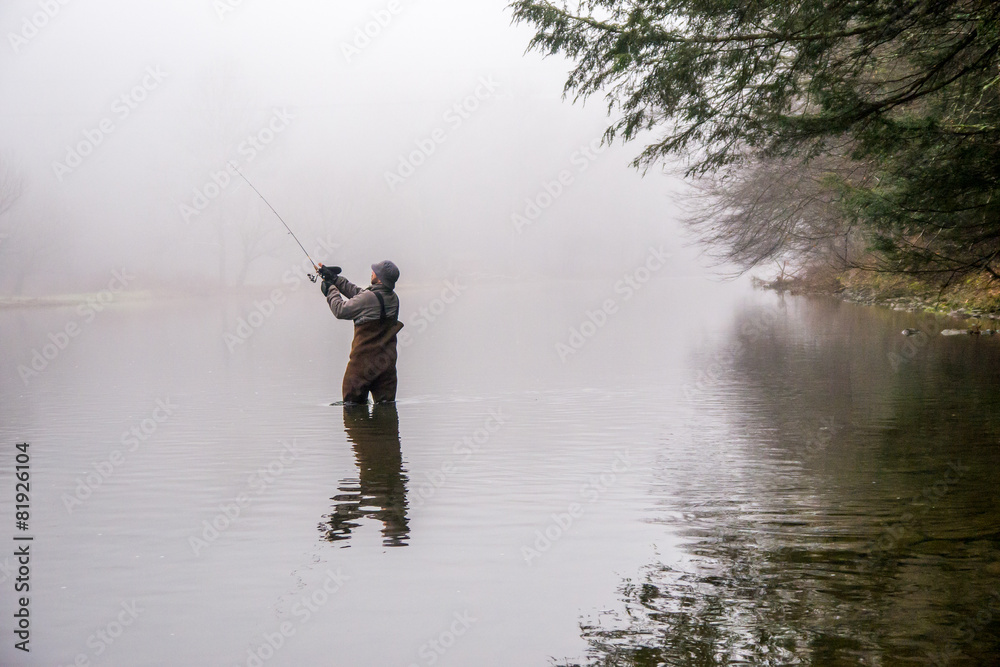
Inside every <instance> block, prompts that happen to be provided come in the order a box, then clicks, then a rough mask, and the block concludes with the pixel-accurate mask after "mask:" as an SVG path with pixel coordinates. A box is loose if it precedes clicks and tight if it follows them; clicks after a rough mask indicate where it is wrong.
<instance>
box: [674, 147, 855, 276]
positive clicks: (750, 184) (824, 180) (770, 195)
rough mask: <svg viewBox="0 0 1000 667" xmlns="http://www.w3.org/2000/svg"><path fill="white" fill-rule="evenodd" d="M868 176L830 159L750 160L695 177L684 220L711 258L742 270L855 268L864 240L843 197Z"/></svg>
mask: <svg viewBox="0 0 1000 667" xmlns="http://www.w3.org/2000/svg"><path fill="white" fill-rule="evenodd" d="M866 176H867V170H866V169H865V168H864V167H863V166H862V164H861V163H860V162H857V161H853V160H850V159H848V158H845V157H843V156H835V155H833V154H832V153H828V154H825V155H820V156H817V157H815V158H813V159H811V160H804V159H796V158H786V159H781V158H766V159H758V160H754V161H750V162H747V163H746V164H743V165H740V166H739V167H735V168H729V169H722V170H719V171H717V172H713V173H711V174H706V175H705V176H703V177H701V178H699V179H697V180H696V181H695V183H694V185H695V188H694V189H693V194H691V195H690V196H689V197H688V199H687V204H688V205H689V209H690V214H689V215H688V217H687V219H686V220H685V222H686V223H687V224H688V226H689V227H690V228H691V229H693V230H694V232H695V233H696V234H697V236H698V239H699V242H700V243H701V244H703V245H704V246H705V247H706V249H707V254H708V255H709V256H710V257H712V258H713V259H715V260H716V261H718V262H719V263H720V264H723V265H728V266H735V267H737V269H738V270H741V271H742V270H746V269H749V268H752V267H754V266H759V265H762V264H769V263H774V264H776V265H777V266H778V267H779V271H780V275H779V278H783V277H792V276H794V274H795V272H796V271H797V270H799V269H801V268H807V269H809V270H810V271H811V272H817V271H821V270H822V269H825V268H829V269H832V270H833V271H840V270H844V269H848V268H855V267H858V266H860V265H862V264H863V263H864V262H865V261H867V260H868V257H867V254H865V253H863V250H864V248H865V245H866V239H865V237H864V235H863V233H862V230H860V229H859V228H858V227H857V226H856V225H854V224H852V223H851V221H850V220H849V219H848V218H847V217H846V216H845V215H844V210H843V198H844V196H845V195H844V193H845V190H846V189H847V188H848V187H851V186H852V185H853V186H854V187H865V185H866V180H867V179H866ZM789 267H792V268H789Z"/></svg>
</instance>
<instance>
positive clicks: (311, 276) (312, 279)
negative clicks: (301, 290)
mask: <svg viewBox="0 0 1000 667" xmlns="http://www.w3.org/2000/svg"><path fill="white" fill-rule="evenodd" d="M307 276H308V278H309V282H313V283H314V282H316V278H317V277H318V276H317V275H316V274H315V273H309V274H307Z"/></svg>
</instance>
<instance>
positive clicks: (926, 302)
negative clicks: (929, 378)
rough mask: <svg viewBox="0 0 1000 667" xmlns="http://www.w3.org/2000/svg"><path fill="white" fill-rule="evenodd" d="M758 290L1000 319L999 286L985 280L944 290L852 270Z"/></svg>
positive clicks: (968, 317)
mask: <svg viewBox="0 0 1000 667" xmlns="http://www.w3.org/2000/svg"><path fill="white" fill-rule="evenodd" d="M753 282H754V285H755V286H756V287H759V288H762V289H772V290H776V291H780V292H789V293H791V294H824V295H831V296H836V297H838V298H841V299H843V300H844V301H849V302H851V303H859V304H863V305H869V306H882V307H885V308H892V309H893V310H904V311H908V312H926V313H935V314H938V315H948V316H951V317H957V318H961V319H965V320H978V319H983V318H987V319H992V320H997V319H1000V284H998V283H996V282H995V281H991V280H989V279H988V278H987V277H985V276H977V277H970V278H965V279H962V280H959V281H956V282H955V283H954V284H952V285H949V286H947V287H945V288H942V287H941V286H940V285H938V284H935V283H931V282H928V281H925V280H919V279H917V278H914V277H913V276H910V275H898V274H889V273H874V272H871V271H860V270H857V269H855V270H851V271H844V272H841V273H836V274H827V275H821V276H820V275H812V276H809V277H807V278H791V279H785V280H775V281H771V282H767V281H763V280H760V279H757V278H754V280H753Z"/></svg>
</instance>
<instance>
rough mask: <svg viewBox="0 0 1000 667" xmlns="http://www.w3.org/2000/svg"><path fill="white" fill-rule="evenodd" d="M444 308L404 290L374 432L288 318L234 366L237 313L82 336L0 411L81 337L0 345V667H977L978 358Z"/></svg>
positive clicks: (673, 307)
mask: <svg viewBox="0 0 1000 667" xmlns="http://www.w3.org/2000/svg"><path fill="white" fill-rule="evenodd" d="M443 289H444V288H443V286H442V285H428V286H424V287H421V288H410V289H407V290H403V291H402V293H401V298H402V299H403V311H404V312H413V313H415V316H413V317H410V318H404V321H407V320H409V321H407V324H408V327H407V329H405V330H404V331H406V332H408V333H409V338H408V339H407V344H406V345H405V347H403V349H402V350H401V354H400V365H399V369H400V378H401V380H400V394H399V401H398V402H397V404H396V405H395V406H394V407H393V408H388V409H383V408H380V409H377V410H376V409H366V408H362V409H360V410H345V408H344V407H343V406H331V405H330V403H332V402H335V401H336V400H338V399H339V398H340V397H339V387H340V380H341V374H342V372H343V368H344V365H345V364H346V358H347V352H348V349H349V345H350V336H351V331H350V326H349V325H344V324H343V323H339V322H336V321H334V320H333V318H332V317H331V316H330V315H329V313H328V312H327V311H326V309H325V305H324V303H323V301H322V298H321V297H320V296H319V295H318V294H314V293H313V292H312V291H311V290H310V291H309V292H308V293H306V292H304V291H302V292H292V293H289V294H287V295H286V296H287V301H286V302H285V303H283V304H281V305H279V306H278V307H277V308H276V309H275V310H274V312H273V313H271V314H270V315H269V316H267V317H255V318H253V321H254V322H260V326H257V327H250V330H249V331H250V334H249V335H248V336H245V337H244V336H242V335H239V333H240V331H241V330H240V329H239V327H240V321H241V319H243V320H248V318H249V317H250V315H251V314H252V313H253V312H254V310H255V309H256V308H258V306H257V304H259V303H260V298H261V297H260V296H258V295H246V296H241V297H229V298H225V299H222V298H220V299H213V298H206V299H178V300H163V301H159V302H156V303H148V304H121V305H115V306H114V307H112V308H109V309H107V310H106V311H104V312H102V313H100V314H99V316H98V317H96V318H95V319H94V320H93V321H92V322H85V323H84V322H80V324H81V329H82V332H81V333H80V335H79V336H77V337H75V338H73V340H72V341H71V343H70V344H69V345H67V346H66V349H64V350H61V351H60V352H59V353H58V354H57V355H56V356H55V358H54V359H52V360H51V361H49V362H48V364H47V365H46V367H45V368H44V370H43V371H41V372H39V373H38V375H37V376H30V377H28V378H27V381H22V379H21V378H20V377H19V373H18V367H19V366H22V365H25V364H30V360H31V357H32V352H33V350H42V349H43V346H44V345H46V344H47V343H48V342H49V340H50V338H49V335H50V334H52V333H55V332H59V331H62V330H64V328H65V326H66V324H67V323H68V322H72V321H77V320H79V319H80V317H79V314H78V313H77V312H76V311H75V310H74V309H73V308H26V309H6V310H3V311H2V312H0V331H2V335H3V341H4V356H3V361H2V364H3V369H2V370H3V380H2V385H0V399H2V405H3V421H2V424H0V434H2V435H3V440H2V441H3V443H5V444H4V445H3V446H4V449H3V451H0V466H2V468H0V470H2V474H0V479H2V480H4V481H3V482H2V484H0V486H2V487H3V488H4V489H6V491H3V493H5V494H8V496H10V495H11V494H12V492H13V478H12V466H13V462H14V450H13V444H14V443H15V442H18V441H28V442H30V443H31V452H32V463H31V465H32V476H33V486H32V518H31V529H30V533H31V534H32V535H34V538H35V541H34V542H33V549H34V551H33V560H32V593H33V597H32V601H31V605H32V607H31V609H32V622H33V625H32V653H31V655H30V658H29V659H26V658H25V656H23V655H21V654H18V653H17V652H15V651H13V649H12V642H11V641H10V634H9V625H8V624H6V622H5V623H4V624H0V626H2V627H3V628H4V633H3V636H4V637H5V639H4V640H3V644H2V645H0V657H2V660H0V662H2V663H3V664H5V665H6V664H15V665H16V664H24V665H53V664H59V665H61V664H71V663H72V662H73V661H74V660H76V659H78V658H79V656H83V657H84V659H86V660H88V661H89V662H90V663H91V664H94V665H164V664H170V665H182V664H184V665H248V664H256V662H255V660H260V661H261V663H262V664H266V665H331V664H333V665H393V664H397V665H401V666H403V667H407V666H409V665H548V664H560V665H582V664H588V665H590V664H595V665H596V664H601V665H604V664H607V665H659V664H665V665H725V664H775V665H778V664H821V665H822V664H826V665H840V664H845V665H847V664H852V665H853V664H871V665H875V664H878V665H896V664H899V665H904V664H906V665H910V664H954V665H963V664H968V665H980V664H994V663H995V662H996V658H995V657H994V656H996V655H997V654H998V652H1000V651H998V649H1000V646H998V638H1000V597H998V595H1000V593H998V589H1000V584H998V582H1000V540H998V537H1000V535H998V530H1000V529H998V525H1000V522H998V519H1000V507H998V504H1000V503H998V494H997V482H998V477H1000V473H998V471H1000V460H998V459H1000V454H998V451H997V434H998V432H1000V431H998V427H1000V424H998V421H997V420H998V418H997V417H996V415H997V414H998V411H997V409H996V408H997V404H996V402H997V400H998V398H997V396H998V391H997V389H998V382H997V377H998V375H997V373H998V370H1000V353H998V351H1000V339H994V338H986V337H983V338H976V339H973V338H971V337H953V338H945V337H940V336H934V337H926V338H919V337H917V340H916V342H908V341H912V340H913V339H906V338H904V337H902V336H900V334H899V331H900V330H901V329H903V328H904V327H909V326H918V327H923V328H930V327H931V326H932V325H934V324H935V323H932V322H929V321H925V320H924V319H923V318H921V317H919V316H916V315H912V314H907V313H896V312H890V311H882V310H878V309H873V308H864V307H858V306H852V305H847V304H842V303H839V302H836V301H832V300H823V299H804V298H791V297H786V298H784V299H781V298H779V297H778V296H776V295H773V294H765V293H754V292H749V291H747V290H745V289H743V288H742V287H740V286H738V285H716V286H705V285H704V284H702V283H700V282H698V281H695V280H687V279H684V278H683V277H677V276H672V277H671V276H663V277H659V278H657V279H655V280H653V281H651V282H650V283H648V284H647V285H645V286H644V288H643V289H642V291H640V292H639V293H637V294H634V295H633V297H632V298H630V299H628V300H626V299H624V298H623V297H622V296H621V295H618V296H615V293H614V292H613V291H612V290H611V289H610V287H609V286H608V285H606V284H604V283H596V282H595V283H594V284H592V285H581V284H573V283H567V284H565V285H553V284H547V285H546V289H547V290H549V291H551V292H557V293H558V294H559V298H547V297H543V296H540V295H539V290H538V287H537V286H533V285H519V284H510V283H492V282H469V283H468V286H467V288H466V289H465V291H464V292H463V294H462V295H461V296H460V297H459V298H458V299H456V300H454V302H453V303H451V304H447V305H446V307H443V308H441V307H438V306H435V299H437V298H439V295H440V294H441V292H442V290H443ZM607 298H616V299H617V305H618V306H619V308H618V309H617V310H616V311H615V312H614V313H613V314H612V315H610V316H608V317H607V318H605V319H604V320H602V319H601V318H599V317H598V318H596V320H595V318H594V317H592V316H591V315H588V313H591V314H592V313H594V312H595V309H596V308H599V307H600V305H601V304H602V302H603V301H604V300H605V299H607ZM420 306H425V307H427V308H431V307H432V306H434V310H432V311H428V312H435V311H437V312H436V314H435V315H434V320H433V321H431V320H429V319H426V318H425V319H423V320H421V316H420V315H419V311H418V308H419V307H420ZM248 321H249V320H248ZM595 321H601V322H602V323H600V325H599V326H598V325H596V324H595V325H594V326H592V327H587V326H585V325H586V323H587V322H592V323H593V322H595ZM573 330H575V331H577V332H583V333H586V334H587V335H586V336H583V338H582V339H573V338H572V336H573V335H574V334H573ZM242 333H246V330H243V331H242ZM233 335H236V339H237V340H239V342H238V343H237V342H234V339H233V337H232V336H233ZM581 335H582V334H581ZM574 340H575V342H576V343H581V341H582V344H580V345H572V343H573V341H574ZM559 344H566V345H570V348H571V349H572V350H573V352H572V353H570V354H567V353H566V352H565V348H560V347H558V346H559ZM904 346H907V347H904ZM50 351H51V350H50ZM560 351H562V352H560ZM134 429H137V430H135V431H134ZM116 451H117V452H121V454H120V457H121V458H116V459H114V460H116V461H118V463H117V464H115V465H113V466H112V467H113V470H111V471H110V472H109V473H108V472H107V471H108V465H109V462H110V461H111V460H112V459H111V457H112V456H113V455H114V453H115V452H116ZM101 470H104V471H105V473H107V474H104V473H101V472H100V471H101ZM3 507H4V510H3V512H2V513H0V515H2V520H3V521H4V525H7V526H13V512H12V507H11V506H10V504H9V503H8V502H6V501H5V503H4V505H3ZM13 532H14V530H13V529H12V528H10V529H8V530H7V531H5V533H4V534H13ZM0 576H2V575H0ZM0 586H3V590H4V596H3V604H2V607H3V608H2V610H0V611H2V613H3V617H4V618H8V619H9V618H11V613H13V601H12V600H11V595H10V594H9V593H10V591H11V588H10V587H11V586H12V583H11V581H10V580H9V578H7V579H5V580H4V581H3V582H2V583H0ZM123 605H125V606H124V607H123ZM123 609H130V610H132V612H133V613H132V615H129V614H127V613H126V615H125V616H124V617H123V616H122V613H123ZM133 616H134V618H133ZM121 618H125V619H126V620H128V621H129V624H128V625H123V626H120V627H119V626H116V623H117V622H118V619H121ZM119 631H120V634H118V632H119ZM109 633H111V634H115V635H116V636H114V637H112V636H111V634H109ZM102 637H106V638H107V639H108V640H110V641H106V640H105V639H103V638H102ZM254 656H256V657H254ZM934 660H937V661H938V662H937V663H935V662H934Z"/></svg>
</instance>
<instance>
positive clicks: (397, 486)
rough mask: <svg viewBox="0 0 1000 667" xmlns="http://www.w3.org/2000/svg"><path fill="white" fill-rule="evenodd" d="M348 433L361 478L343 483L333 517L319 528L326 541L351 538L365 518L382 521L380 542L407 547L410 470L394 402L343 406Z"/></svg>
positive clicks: (389, 545)
mask: <svg viewBox="0 0 1000 667" xmlns="http://www.w3.org/2000/svg"><path fill="white" fill-rule="evenodd" d="M344 430H345V431H346V433H347V438H348V440H350V441H351V442H352V443H353V444H354V455H355V457H356V458H357V462H358V479H356V480H354V479H345V480H342V481H341V483H340V485H339V486H338V487H337V490H338V491H340V493H339V494H338V495H336V496H334V497H333V498H331V500H333V501H334V505H333V513H332V514H328V515H326V516H324V517H323V518H324V519H325V520H326V521H325V522H324V523H321V524H319V529H320V531H321V532H322V533H323V538H324V539H327V540H330V541H331V542H339V541H344V544H342V545H341V546H343V547H347V546H350V545H349V544H347V540H349V539H350V537H351V531H352V530H354V529H355V528H357V527H358V526H360V525H361V524H360V523H359V520H360V519H361V518H363V517H368V518H372V519H378V520H379V521H381V522H382V525H383V527H382V538H383V539H382V544H383V545H385V546H387V547H405V546H406V543H407V540H408V539H409V536H410V531H409V526H408V525H407V522H406V482H407V477H406V471H405V470H403V455H402V452H401V451H400V443H399V414H398V413H397V412H396V406H395V404H393V403H381V404H376V405H372V406H369V405H364V404H354V405H345V406H344Z"/></svg>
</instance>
